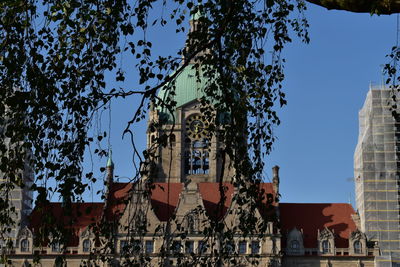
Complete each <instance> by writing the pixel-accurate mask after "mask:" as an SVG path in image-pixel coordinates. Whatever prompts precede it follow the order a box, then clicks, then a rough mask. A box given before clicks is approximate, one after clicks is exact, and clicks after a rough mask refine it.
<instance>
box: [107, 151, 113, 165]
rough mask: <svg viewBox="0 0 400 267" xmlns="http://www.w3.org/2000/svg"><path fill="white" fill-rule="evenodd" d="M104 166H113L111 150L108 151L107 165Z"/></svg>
mask: <svg viewBox="0 0 400 267" xmlns="http://www.w3.org/2000/svg"><path fill="white" fill-rule="evenodd" d="M106 167H114V162H113V161H112V150H111V148H110V150H109V151H108V160H107V165H106Z"/></svg>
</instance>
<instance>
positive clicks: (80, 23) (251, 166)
mask: <svg viewBox="0 0 400 267" xmlns="http://www.w3.org/2000/svg"><path fill="white" fill-rule="evenodd" d="M155 8H157V9H161V10H162V12H161V15H155V14H154V13H155V12H154V9H155ZM304 9H305V5H304V3H303V1H302V0H279V1H278V0H266V1H247V0H238V1H228V0H226V1H224V0H223V1H191V0H187V1H184V0H179V1H170V2H167V1H156V0H140V1H126V0H100V1H99V0H85V1H79V0H68V1H57V0H43V1H39V0H5V1H2V2H1V3H0V18H1V19H0V34H1V36H0V37H1V38H0V84H1V88H0V89H1V90H0V102H1V104H0V114H1V122H0V123H1V125H2V126H3V127H2V130H1V132H0V168H1V169H0V171H1V173H2V175H3V177H4V179H5V182H3V183H0V190H1V192H2V195H1V198H0V220H1V221H0V230H1V232H0V235H1V236H2V237H3V240H4V239H5V237H6V234H7V232H8V231H9V230H10V228H9V225H11V224H12V221H13V218H14V217H13V216H14V215H13V212H14V207H12V206H11V202H10V192H11V190H12V189H14V188H18V187H23V186H24V184H23V179H22V174H23V173H24V171H26V168H27V165H26V162H29V164H28V166H33V170H34V174H35V183H34V184H33V185H32V186H31V189H32V190H33V191H34V192H36V194H37V197H36V200H35V205H36V206H39V207H40V206H43V205H46V203H48V200H49V196H50V195H51V194H53V193H54V192H57V193H59V194H60V195H61V196H62V199H63V203H64V206H65V207H66V208H67V209H66V210H67V211H68V207H70V206H71V203H73V202H75V201H81V200H82V193H83V192H85V190H93V189H91V188H90V186H89V184H90V183H91V182H95V180H96V178H95V177H94V175H93V173H86V174H83V173H82V161H83V155H84V152H85V149H87V148H88V147H89V146H90V145H91V144H93V143H96V142H98V141H101V140H102V139H103V138H104V137H105V136H106V135H107V133H106V132H104V134H99V135H98V136H88V130H89V128H90V127H91V122H92V118H93V116H94V115H95V114H96V112H99V110H100V109H102V108H103V107H107V104H108V102H109V101H110V100H111V99H114V98H120V97H122V98H124V97H127V96H130V95H139V96H140V97H141V100H140V101H139V102H138V103H137V110H136V113H135V114H134V116H133V118H132V120H130V121H129V122H128V123H127V127H126V130H125V132H124V134H125V135H133V132H132V125H134V124H135V123H137V122H138V121H140V120H143V119H145V118H146V113H147V111H148V109H149V107H150V104H151V103H156V105H158V107H160V108H161V109H164V110H169V111H172V110H173V109H174V105H175V103H174V99H173V97H167V98H166V99H159V98H158V97H157V92H158V90H159V89H160V88H163V87H165V86H167V85H168V86H169V85H170V84H173V82H174V80H175V79H176V77H177V76H178V75H179V73H180V72H181V71H182V70H183V68H185V67H187V66H188V65H189V63H193V65H194V67H195V68H196V69H197V70H201V72H202V73H203V74H202V75H203V77H200V75H199V76H198V79H205V80H206V81H207V85H206V88H205V92H206V95H207V97H203V98H202V99H201V102H202V111H203V113H204V115H205V116H206V117H207V119H208V120H209V121H210V132H211V134H212V135H217V136H218V138H220V140H222V141H223V142H224V143H225V144H226V146H225V148H224V149H223V150H222V151H221V153H222V154H223V155H225V156H226V157H229V158H230V159H232V160H233V161H232V164H233V167H234V169H235V170H236V173H235V177H234V181H235V183H236V185H237V186H238V187H241V188H243V191H242V193H243V194H241V195H240V196H237V198H238V202H240V203H253V204H254V203H255V202H256V198H257V194H255V193H254V189H252V188H251V186H250V185H252V184H254V182H257V181H259V180H258V179H259V178H260V176H259V174H260V172H261V171H262V169H263V159H264V156H265V153H268V152H269V150H270V149H271V145H272V143H273V141H274V139H275V137H274V135H273V128H274V126H275V125H278V124H279V123H280V121H279V118H278V116H277V114H276V111H275V109H274V107H275V106H276V104H277V103H278V104H279V105H280V106H283V105H285V104H286V100H285V94H284V92H283V91H282V84H281V83H282V81H283V79H284V72H283V69H284V62H285V60H284V59H283V57H282V56H281V52H282V49H283V48H284V46H285V44H287V43H289V42H291V41H292V39H291V37H290V33H292V34H294V35H297V36H298V37H299V38H300V39H302V40H303V41H305V42H308V35H307V31H306V28H307V26H308V25H307V21H306V20H305V19H304V17H303V11H304ZM197 13H200V14H202V15H201V16H200V18H199V20H198V24H197V25H198V27H197V29H196V31H192V32H191V33H189V36H188V45H187V47H186V48H182V49H180V50H179V51H178V53H177V55H176V56H172V55H171V56H167V57H163V56H155V55H153V53H152V42H151V40H148V38H147V35H146V32H147V31H148V30H149V29H150V28H154V27H155V28H157V27H158V28H160V27H166V25H173V27H176V32H177V33H179V32H184V31H185V25H186V23H187V21H188V19H189V18H190V17H191V16H193V15H195V14H197ZM157 14H159V12H157ZM155 41H157V40H155ZM124 56H129V58H132V61H134V63H131V64H130V66H134V67H130V68H123V67H122V65H121V64H119V59H120V58H121V57H124ZM182 56H183V57H184V60H182ZM134 73H139V75H140V79H139V80H140V82H139V85H132V84H126V83H124V80H125V77H126V76H127V75H133V74H134ZM106 77H114V78H115V80H116V81H117V82H118V85H120V87H119V88H113V87H112V86H110V84H111V83H110V82H109V80H108V78H106ZM169 88H170V89H169V90H171V96H173V94H174V92H173V91H174V86H173V85H172V86H169ZM211 104H212V105H211ZM217 114H229V119H228V120H225V121H224V122H223V123H222V122H221V121H218V120H217V119H216V118H217ZM237 129H243V131H237ZM103 130H104V129H99V132H103ZM164 139H165V138H164ZM164 139H162V138H160V139H159V140H158V145H163V140H164ZM94 153H96V154H98V155H99V156H102V155H105V154H106V153H107V152H106V151H104V150H96V151H95V152H94ZM134 153H136V154H137V155H139V152H138V151H134ZM139 156H140V157H141V155H139ZM153 158H154V155H153V154H152V152H151V151H146V152H145V153H144V155H143V161H142V164H143V166H142V168H141V170H142V171H143V170H146V169H147V168H146V164H149V162H151V160H152V159H153ZM147 174H148V173H146V171H143V172H142V173H141V174H140V175H141V176H146V175H147ZM138 175H139V174H138ZM82 177H84V178H82ZM51 181H55V184H56V186H55V187H54V186H49V184H51ZM249 181H251V182H252V183H248V182H249ZM26 186H30V185H26ZM254 205H255V204H254ZM254 205H253V206H254ZM243 210H245V209H243ZM250 210H251V209H250ZM243 218H247V219H246V220H245V221H247V222H248V224H247V225H248V226H251V225H252V222H253V220H254V218H252V217H251V216H250V217H249V214H247V213H243ZM244 225H246V224H244ZM212 227H213V229H212V231H210V232H212V233H213V234H216V233H218V232H219V231H220V228H221V226H220V225H218V224H216V225H214V226H212ZM252 228H254V227H249V228H246V227H244V229H252ZM48 231H50V232H51V229H50V230H48ZM48 231H44V232H48ZM249 231H251V230H249ZM166 257H167V256H166ZM217 258H218V257H217ZM217 261H218V260H217Z"/></svg>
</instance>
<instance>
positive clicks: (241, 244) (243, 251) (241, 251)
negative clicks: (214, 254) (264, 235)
mask: <svg viewBox="0 0 400 267" xmlns="http://www.w3.org/2000/svg"><path fill="white" fill-rule="evenodd" d="M246 252H247V242H246V241H239V254H246Z"/></svg>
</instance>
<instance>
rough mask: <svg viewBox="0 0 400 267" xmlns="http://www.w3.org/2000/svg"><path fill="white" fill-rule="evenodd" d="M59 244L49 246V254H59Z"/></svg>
mask: <svg viewBox="0 0 400 267" xmlns="http://www.w3.org/2000/svg"><path fill="white" fill-rule="evenodd" d="M60 251H61V249H60V243H58V242H55V243H53V244H51V252H60Z"/></svg>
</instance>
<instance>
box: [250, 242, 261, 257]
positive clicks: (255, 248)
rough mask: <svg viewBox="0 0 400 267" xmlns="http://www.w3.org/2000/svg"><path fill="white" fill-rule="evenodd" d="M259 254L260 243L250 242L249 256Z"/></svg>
mask: <svg viewBox="0 0 400 267" xmlns="http://www.w3.org/2000/svg"><path fill="white" fill-rule="evenodd" d="M259 253H260V242H258V241H252V242H251V254H259Z"/></svg>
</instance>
